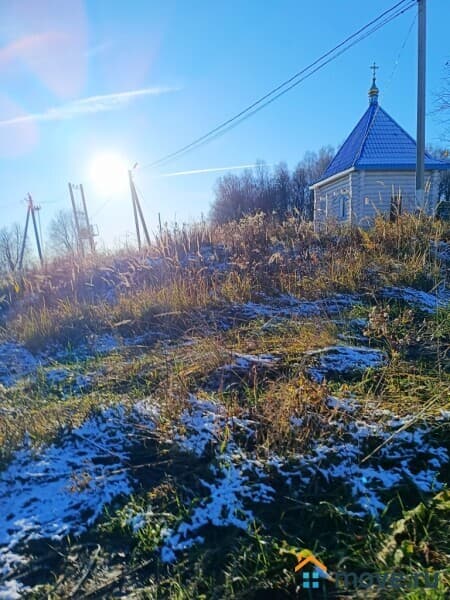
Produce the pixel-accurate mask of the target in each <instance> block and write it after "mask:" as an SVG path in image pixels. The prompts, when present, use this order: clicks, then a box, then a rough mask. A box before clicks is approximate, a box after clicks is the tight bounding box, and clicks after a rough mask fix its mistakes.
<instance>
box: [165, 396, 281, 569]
mask: <svg viewBox="0 0 450 600" xmlns="http://www.w3.org/2000/svg"><path fill="white" fill-rule="evenodd" d="M180 423H181V425H182V429H183V430H184V434H180V433H178V434H177V436H176V438H175V440H176V442H177V444H178V445H179V446H180V448H181V449H183V450H185V451H187V452H192V453H194V454H195V455H196V456H198V457H201V456H202V455H203V454H204V453H205V451H206V448H207V447H209V448H215V450H216V452H215V461H213V462H212V463H211V464H210V465H209V473H210V474H211V476H212V478H213V480H212V482H209V481H206V480H204V479H202V480H201V484H202V486H203V487H204V488H205V490H206V494H205V496H204V497H203V498H202V499H201V500H200V502H199V504H198V505H197V506H196V508H195V509H194V510H193V512H192V514H191V515H190V518H189V521H186V522H182V523H181V524H179V525H178V527H177V528H176V530H171V529H170V530H167V531H166V533H165V536H164V543H163V546H162V549H161V557H162V559H163V560H164V561H165V562H172V561H173V560H175V552H176V551H180V550H184V549H186V548H189V547H191V546H192V545H194V544H196V543H200V542H202V541H203V537H202V536H199V535H197V533H198V532H200V530H202V529H203V528H204V527H206V526H208V525H212V526H215V527H228V526H234V527H237V528H239V529H244V530H246V529H247V528H248V527H249V525H250V523H251V522H253V521H254V515H253V512H252V511H251V509H250V508H248V505H249V504H251V503H252V504H258V503H261V502H263V503H267V502H271V501H272V500H273V494H274V490H273V488H272V487H270V486H269V485H267V484H266V483H264V479H266V477H267V475H266V474H265V473H264V471H263V469H262V468H261V465H260V463H259V462H258V461H255V460H252V459H250V458H248V457H247V456H246V454H245V453H244V452H243V451H242V450H241V449H240V447H239V445H238V444H237V442H236V441H235V439H234V436H233V435H232V434H230V435H229V437H228V440H227V442H226V444H225V445H221V447H220V449H219V448H218V441H219V438H218V436H219V432H220V431H223V430H224V429H225V428H227V429H228V430H229V431H230V432H231V431H239V432H241V433H243V435H244V436H245V437H248V436H249V435H253V433H254V429H253V422H252V421H249V420H245V419H237V418H235V417H228V416H227V414H226V411H225V408H224V407H223V406H221V405H219V404H216V403H215V402H213V401H210V400H199V399H197V398H195V397H193V396H191V398H190V400H189V407H188V408H187V409H186V410H185V411H184V413H183V414H182V416H181V420H180Z"/></svg>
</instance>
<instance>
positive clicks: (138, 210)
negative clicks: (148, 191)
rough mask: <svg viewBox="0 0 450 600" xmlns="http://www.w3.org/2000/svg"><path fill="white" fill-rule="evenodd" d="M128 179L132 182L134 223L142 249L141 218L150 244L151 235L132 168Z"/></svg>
mask: <svg viewBox="0 0 450 600" xmlns="http://www.w3.org/2000/svg"><path fill="white" fill-rule="evenodd" d="M128 180H129V182H130V192H131V202H132V204H133V216H134V225H135V227H136V239H137V243H138V248H139V250H141V249H142V242H141V232H140V229H139V219H140V220H141V225H142V230H143V232H144V236H145V241H146V242H147V245H148V246H150V235H149V233H148V229H147V223H146V222H145V217H144V213H143V212H142V207H141V203H140V202H139V197H138V195H137V191H136V186H135V185H134V181H133V174H132V172H131V170H129V171H128Z"/></svg>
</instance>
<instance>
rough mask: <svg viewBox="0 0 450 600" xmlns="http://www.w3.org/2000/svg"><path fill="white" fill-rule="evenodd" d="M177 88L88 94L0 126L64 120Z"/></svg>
mask: <svg viewBox="0 0 450 600" xmlns="http://www.w3.org/2000/svg"><path fill="white" fill-rule="evenodd" d="M179 89H180V88H173V87H161V86H160V87H147V88H142V89H139V90H130V91H128V92H118V93H114V94H103V95H99V96H89V97H87V98H81V99H80V100H73V101H71V102H66V103H65V104H61V105H60V106H55V107H53V108H47V109H46V110H44V111H42V112H38V113H31V114H28V115H27V114H25V115H21V116H19V117H13V118H12V119H3V120H0V127H7V126H12V125H20V124H22V123H30V122H37V121H65V120H67V119H73V118H75V117H79V116H81V115H86V114H93V113H99V112H108V111H111V110H118V109H120V108H122V107H124V106H126V105H127V104H129V103H130V102H132V101H134V100H136V99H138V98H142V97H145V96H159V95H161V94H167V93H170V92H176V91H179Z"/></svg>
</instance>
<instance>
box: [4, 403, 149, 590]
mask: <svg viewBox="0 0 450 600" xmlns="http://www.w3.org/2000/svg"><path fill="white" fill-rule="evenodd" d="M153 416H154V415H152V413H151V412H150V411H147V410H146V407H145V405H143V404H142V403H140V405H139V407H138V409H137V411H134V412H127V411H126V410H125V408H124V407H123V406H116V407H114V408H108V409H105V410H103V411H102V412H101V413H99V414H98V415H95V416H92V417H90V418H89V419H87V420H86V421H85V422H84V423H83V424H82V425H81V426H80V427H78V428H76V429H74V430H72V431H65V432H64V433H63V434H62V436H61V439H60V440H59V441H58V442H55V443H54V444H51V445H47V446H42V447H40V448H37V449H36V448H31V447H30V446H29V444H25V445H24V447H23V448H22V449H21V450H18V451H17V452H16V453H15V455H14V456H13V459H12V460H11V462H10V464H9V466H8V467H7V468H6V469H5V470H4V471H2V472H0V574H1V575H3V576H7V575H8V573H10V572H11V570H13V568H14V565H15V564H20V563H21V562H23V561H24V560H25V559H24V557H21V556H20V546H21V545H22V544H25V543H26V542H27V541H29V540H36V539H41V538H49V539H56V540H59V539H61V538H63V537H64V536H65V535H67V534H69V533H70V534H74V535H78V534H80V533H82V532H83V531H85V530H86V529H87V528H88V527H89V526H90V525H91V524H92V523H93V522H94V521H95V520H96V519H97V518H98V517H99V516H100V514H101V513H102V511H103V508H104V506H105V505H106V504H108V503H109V502H111V501H112V500H113V499H114V498H115V497H116V496H118V495H120V494H130V493H131V491H132V481H131V478H130V474H129V472H128V470H127V469H126V467H127V465H128V460H129V452H130V449H131V445H132V442H133V436H134V434H135V432H136V429H135V428H136V425H137V424H138V423H139V424H140V425H142V423H143V422H144V423H145V424H146V425H147V426H148V427H151V426H152V422H153V421H152V419H153ZM17 548H19V550H17ZM16 552H17V554H16ZM1 593H3V594H5V593H6V592H5V589H2V588H1V587H0V594H1ZM0 597H1V596H0ZM5 597H6V596H5Z"/></svg>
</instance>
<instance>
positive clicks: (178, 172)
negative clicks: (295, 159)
mask: <svg viewBox="0 0 450 600" xmlns="http://www.w3.org/2000/svg"><path fill="white" fill-rule="evenodd" d="M259 164H260V163H255V164H252V165H235V166H232V167H211V168H210V169H193V170H192V171H177V172H175V173H162V174H161V175H159V176H158V177H178V176H180V175H197V174H198V173H218V172H219V171H237V170H238V169H253V168H254V167H258V166H259ZM265 166H270V165H265Z"/></svg>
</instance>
